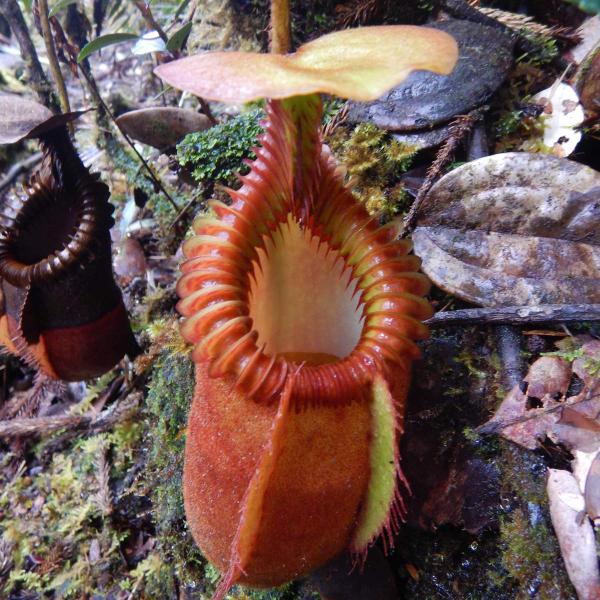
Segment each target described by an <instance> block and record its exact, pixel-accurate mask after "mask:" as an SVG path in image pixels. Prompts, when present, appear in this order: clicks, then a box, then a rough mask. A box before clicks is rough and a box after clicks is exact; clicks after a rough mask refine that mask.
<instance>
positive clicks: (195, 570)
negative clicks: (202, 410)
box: [140, 320, 205, 597]
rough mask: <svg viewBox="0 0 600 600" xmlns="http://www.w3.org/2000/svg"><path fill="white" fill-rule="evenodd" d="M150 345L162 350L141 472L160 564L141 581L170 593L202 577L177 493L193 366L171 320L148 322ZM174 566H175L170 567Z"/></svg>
mask: <svg viewBox="0 0 600 600" xmlns="http://www.w3.org/2000/svg"><path fill="white" fill-rule="evenodd" d="M153 333H154V344H155V345H156V346H158V347H160V348H162V351H160V353H159V354H158V356H157V358H156V360H155V362H154V366H153V368H152V372H151V376H150V382H149V385H148V394H147V398H146V412H147V415H148V416H147V419H148V422H149V423H152V427H151V428H150V429H149V430H148V434H147V435H148V437H147V446H148V463H147V466H146V469H145V473H144V477H145V480H146V485H148V486H149V488H150V489H149V491H150V496H151V499H152V504H153V520H154V522H155V524H156V538H157V544H156V548H157V552H158V559H159V560H160V564H165V565H170V568H168V569H163V568H160V567H159V566H158V561H155V562H154V563H152V564H149V565H148V566H149V567H151V571H149V572H148V573H140V575H143V581H144V585H146V584H147V585H149V586H150V587H151V588H152V589H154V591H155V592H158V591H161V592H162V594H163V595H164V597H170V593H171V591H172V590H174V589H176V587H177V585H178V584H183V585H190V584H195V583H196V582H199V581H202V579H203V578H204V566H205V561H204V558H203V557H202V555H201V554H200V552H199V550H198V549H197V547H196V545H195V544H194V542H193V540H192V537H191V534H190V532H189V530H188V528H187V524H186V522H185V513H184V508H183V492H182V473H183V451H184V447H185V428H186V424H187V416H188V412H189V407H190V404H191V401H192V397H193V392H194V367H193V363H192V361H191V359H190V356H189V348H188V347H186V346H185V345H184V344H183V342H182V340H181V338H179V337H178V333H177V328H176V324H175V321H174V320H173V321H169V322H166V321H165V322H161V323H160V324H157V325H156V326H155V327H154V330H153ZM173 565H176V568H173Z"/></svg>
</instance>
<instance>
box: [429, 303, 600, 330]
mask: <svg viewBox="0 0 600 600" xmlns="http://www.w3.org/2000/svg"><path fill="white" fill-rule="evenodd" d="M551 321H553V322H557V323H569V322H572V321H600V304H541V305H539V306H501V307H494V308H466V309H461V310H450V311H446V312H439V313H436V314H435V315H433V317H431V319H429V320H427V321H425V323H426V324H427V325H429V327H445V326H446V325H477V324H482V323H507V324H508V323H510V324H521V323H522V324H527V323H546V322H551Z"/></svg>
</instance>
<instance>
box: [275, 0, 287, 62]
mask: <svg viewBox="0 0 600 600" xmlns="http://www.w3.org/2000/svg"><path fill="white" fill-rule="evenodd" d="M291 46H292V42H291V32H290V4H289V0H271V52H272V53H273V54H286V53H288V52H289V51H290V48H291Z"/></svg>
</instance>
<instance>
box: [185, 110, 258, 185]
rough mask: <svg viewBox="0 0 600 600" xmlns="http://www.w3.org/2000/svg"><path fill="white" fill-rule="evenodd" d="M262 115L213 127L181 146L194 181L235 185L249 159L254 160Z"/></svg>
mask: <svg viewBox="0 0 600 600" xmlns="http://www.w3.org/2000/svg"><path fill="white" fill-rule="evenodd" d="M262 116H263V113H262V111H260V110H252V111H250V112H247V113H243V114H241V115H238V116H237V117H234V118H233V119H231V120H229V121H226V122H225V123H221V124H219V125H216V126H215V127H211V128H210V129H207V130H206V131H201V132H198V133H190V134H188V135H186V136H185V138H184V139H183V141H182V142H180V143H179V144H178V146H177V158H178V160H179V164H180V165H182V166H184V167H187V168H188V169H189V170H190V171H191V173H192V176H193V177H194V179H196V181H199V182H204V183H210V184H215V183H222V184H226V185H231V184H233V182H234V179H235V174H236V173H237V172H239V171H240V170H242V168H243V167H244V165H243V163H242V161H243V159H245V158H254V154H253V153H252V150H251V149H252V147H253V146H255V145H256V143H257V140H258V136H259V135H260V133H261V131H262V129H261V126H260V120H261V118H262Z"/></svg>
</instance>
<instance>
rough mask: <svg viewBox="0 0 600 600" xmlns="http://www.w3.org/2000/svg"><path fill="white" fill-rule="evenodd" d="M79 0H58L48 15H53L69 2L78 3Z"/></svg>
mask: <svg viewBox="0 0 600 600" xmlns="http://www.w3.org/2000/svg"><path fill="white" fill-rule="evenodd" d="M76 3H77V0H58V2H57V3H56V4H55V5H54V6H53V7H52V8H51V9H50V11H49V12H48V17H53V16H54V15H56V14H57V13H59V12H60V11H61V10H62V9H63V8H65V7H66V6H69V4H76Z"/></svg>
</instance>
